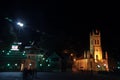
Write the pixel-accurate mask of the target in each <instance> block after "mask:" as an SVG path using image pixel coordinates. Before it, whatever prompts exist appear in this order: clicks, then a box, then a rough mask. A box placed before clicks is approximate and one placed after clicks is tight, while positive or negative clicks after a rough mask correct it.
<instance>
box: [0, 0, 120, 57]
mask: <svg viewBox="0 0 120 80" xmlns="http://www.w3.org/2000/svg"><path fill="white" fill-rule="evenodd" d="M119 15H120V12H119V5H118V4H117V3H114V2H79V1H64V0H63V1H62V0H48V1H46V0H36V1H35V0H23V1H22V0H11V1H10V0H8V1H7V0H0V20H2V19H4V18H5V17H9V18H11V19H12V20H13V21H14V22H17V21H19V20H20V21H22V22H24V24H25V27H24V28H23V29H19V32H21V33H20V34H21V38H20V39H21V41H23V42H27V41H29V40H39V38H40V37H41V36H42V35H44V36H45V39H47V40H46V42H45V43H46V45H48V46H49V47H52V48H57V49H59V48H61V47H63V48H67V47H70V46H72V47H74V48H77V49H76V50H79V51H80V52H81V53H82V52H83V51H84V50H88V49H89V33H90V32H91V31H92V30H93V29H98V30H100V31H101V37H102V48H103V50H104V51H108V54H110V55H112V56H115V57H119V56H120V51H119V49H120V47H119V45H120V38H119V26H120V16H119ZM0 28H1V26H0ZM1 30H2V29H1ZM15 30H16V29H15ZM6 31H7V30H6ZM15 32H17V31H15ZM46 36H47V38H46ZM0 39H1V41H2V40H3V37H1V38H0ZM47 43H48V44H47ZM51 45H52V46H51ZM117 55H119V56H117Z"/></svg>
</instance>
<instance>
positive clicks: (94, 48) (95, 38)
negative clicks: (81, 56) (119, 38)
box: [90, 30, 102, 61]
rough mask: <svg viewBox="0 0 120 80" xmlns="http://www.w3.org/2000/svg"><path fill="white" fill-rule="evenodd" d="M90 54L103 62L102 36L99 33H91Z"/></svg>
mask: <svg viewBox="0 0 120 80" xmlns="http://www.w3.org/2000/svg"><path fill="white" fill-rule="evenodd" d="M90 54H91V55H92V57H93V58H94V59H95V61H97V60H102V49H101V36H100V32H99V31H97V30H96V31H93V32H92V33H90Z"/></svg>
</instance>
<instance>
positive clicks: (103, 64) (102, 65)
mask: <svg viewBox="0 0 120 80" xmlns="http://www.w3.org/2000/svg"><path fill="white" fill-rule="evenodd" d="M73 70H90V71H91V70H92V71H109V68H108V54H107V52H105V54H104V53H103V51H102V46H101V34H100V32H99V31H97V30H96V31H93V32H92V33H90V50H88V51H85V52H84V54H83V55H82V56H81V57H79V58H76V60H74V64H73Z"/></svg>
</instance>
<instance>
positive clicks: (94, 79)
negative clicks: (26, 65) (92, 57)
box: [0, 72, 120, 80]
mask: <svg viewBox="0 0 120 80" xmlns="http://www.w3.org/2000/svg"><path fill="white" fill-rule="evenodd" d="M0 80H23V78H22V72H0ZM33 80H120V77H119V76H118V75H114V74H109V75H108V74H98V73H87V72H77V73H75V72H38V73H37V77H36V78H34V79H33Z"/></svg>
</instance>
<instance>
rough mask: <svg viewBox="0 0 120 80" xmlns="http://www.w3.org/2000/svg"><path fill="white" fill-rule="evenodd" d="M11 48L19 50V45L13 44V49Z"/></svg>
mask: <svg viewBox="0 0 120 80" xmlns="http://www.w3.org/2000/svg"><path fill="white" fill-rule="evenodd" d="M11 50H14V51H18V50H19V49H18V45H12V49H11Z"/></svg>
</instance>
